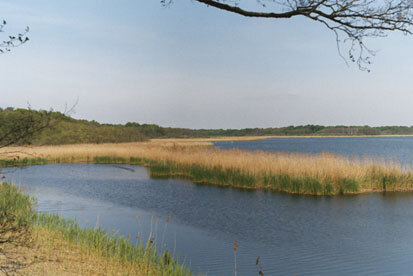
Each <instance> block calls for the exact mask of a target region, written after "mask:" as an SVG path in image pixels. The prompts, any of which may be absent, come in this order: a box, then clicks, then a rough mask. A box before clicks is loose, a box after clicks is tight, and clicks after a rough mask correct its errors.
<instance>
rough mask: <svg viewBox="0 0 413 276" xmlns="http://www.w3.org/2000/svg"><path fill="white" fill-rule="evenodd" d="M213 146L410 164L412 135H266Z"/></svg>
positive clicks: (217, 143)
mask: <svg viewBox="0 0 413 276" xmlns="http://www.w3.org/2000/svg"><path fill="white" fill-rule="evenodd" d="M214 145H215V146H216V147H218V148H221V149H233V148H238V149H246V150H264V151H273V152H304V153H322V152H328V153H334V154H338V155H342V156H348V157H361V158H363V157H374V158H380V159H385V160H392V161H398V162H399V163H402V164H403V165H405V166H413V137H334V138H333V137H331V138H329V137H310V138H269V139H266V140H258V141H228V142H214Z"/></svg>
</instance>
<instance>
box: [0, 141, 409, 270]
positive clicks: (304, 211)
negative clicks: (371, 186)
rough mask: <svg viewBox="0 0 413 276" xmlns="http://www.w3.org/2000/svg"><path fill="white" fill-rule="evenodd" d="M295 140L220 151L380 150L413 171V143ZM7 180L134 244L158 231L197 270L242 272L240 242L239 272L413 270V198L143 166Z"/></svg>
mask: <svg viewBox="0 0 413 276" xmlns="http://www.w3.org/2000/svg"><path fill="white" fill-rule="evenodd" d="M332 139H339V140H336V142H334V140H332ZM348 139H350V141H349V140H348ZM351 139H355V140H354V141H351ZM360 139H367V140H360ZM289 140H290V139H284V138H283V139H275V141H274V140H273V139H271V140H264V141H252V142H233V143H228V142H225V143H217V146H219V147H222V148H234V147H236V148H237V147H238V148H249V149H265V150H274V151H281V150H282V151H305V152H324V151H328V150H329V151H330V152H333V153H337V154H345V155H355V154H356V155H365V154H369V155H370V152H372V150H373V148H376V149H377V150H376V152H375V153H374V154H371V155H375V156H380V157H384V158H400V160H401V161H402V162H404V163H406V164H407V163H409V162H411V159H409V154H408V153H409V152H411V151H412V150H411V149H409V147H408V145H409V144H410V143H412V145H413V139H412V138H299V139H298V140H294V141H291V140H290V141H289ZM357 141H360V143H362V145H358V144H357ZM301 142H302V143H304V144H305V145H307V146H308V147H304V146H303V145H302V144H301ZM271 143H272V144H273V146H272V147H270V146H269V144H271ZM280 143H281V145H284V146H281V145H280ZM312 143H313V144H312ZM317 143H318V144H317ZM334 143H336V145H335V146H333V144H334ZM395 143H399V145H392V146H391V144H395ZM253 145H255V146H253ZM353 147H357V148H358V149H359V150H354V148H353ZM304 148H305V150H304ZM346 148H347V149H348V151H347V152H346V151H345V149H346ZM392 148H393V149H394V150H393V151H392V150H391V149H392ZM280 149H281V150H280ZM404 150H406V152H407V153H406V154H403V151H404ZM386 153H387V154H386ZM409 160H410V161H409ZM3 173H4V174H5V175H6V177H7V179H8V180H12V181H13V182H14V183H15V184H16V185H19V186H21V187H22V188H23V189H24V190H25V191H27V192H28V193H30V194H31V195H33V196H35V197H36V198H37V209H38V210H39V211H45V212H54V213H58V214H60V215H63V216H64V217H66V218H74V219H76V220H77V221H78V222H79V223H80V224H81V225H83V226H90V227H95V226H100V227H104V228H106V229H108V230H110V229H114V230H115V231H118V233H119V234H122V235H125V236H127V235H128V234H130V235H131V237H132V238H131V240H132V242H135V237H136V235H137V234H138V235H139V237H140V239H145V238H146V237H148V235H149V233H150V232H152V236H153V237H154V238H155V239H156V241H157V243H158V244H159V245H160V247H161V248H163V249H169V250H170V251H171V252H174V254H175V256H178V255H180V256H181V258H180V260H181V262H183V263H185V264H187V265H189V266H190V267H191V268H192V270H193V271H194V272H202V273H207V274H208V275H233V263H234V255H233V242H234V241H236V242H237V244H238V246H239V247H238V251H237V269H238V275H258V267H257V266H256V265H255V262H256V259H257V257H260V263H261V264H262V267H263V271H264V273H265V275H354V274H357V275H377V274H380V275H400V274H410V273H411V271H413V264H412V260H413V231H412V229H413V193H385V194H382V193H376V194H361V195H346V196H331V197H329V196H322V197H317V196H296V195H289V194H279V193H272V192H265V191H248V190H242V189H233V188H222V187H215V186H209V185H198V184H194V183H192V182H190V181H185V180H179V179H153V178H150V177H149V175H148V170H147V168H145V167H141V166H133V165H98V164H51V165H42V166H30V167H21V168H7V169H3ZM168 216H170V218H171V220H170V221H169V222H167V218H168Z"/></svg>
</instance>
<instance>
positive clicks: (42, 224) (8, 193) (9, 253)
mask: <svg viewBox="0 0 413 276" xmlns="http://www.w3.org/2000/svg"><path fill="white" fill-rule="evenodd" d="M0 214H1V216H0V226H1V228H0V229H1V231H0V245H1V246H0V253H1V254H2V255H1V256H4V258H1V259H0V268H1V269H2V271H3V272H6V273H10V274H13V273H15V274H30V275H44V273H45V272H46V271H47V273H48V274H49V275H51V274H50V273H52V274H54V275H61V274H65V273H66V274H67V273H68V274H71V273H72V274H73V273H74V274H77V273H81V274H82V275H96V274H105V275H108V274H109V275H192V273H191V271H190V270H189V269H188V268H186V267H185V266H182V265H181V264H179V263H178V261H177V260H175V259H174V258H173V257H172V255H171V253H170V252H169V251H165V252H159V251H158V250H157V248H156V242H154V241H153V240H152V238H149V239H148V240H146V241H145V240H140V239H139V237H138V236H137V237H127V238H125V237H123V236H116V235H115V234H114V233H113V232H112V231H110V232H108V231H106V230H105V229H101V228H99V227H95V228H82V227H80V226H79V225H78V224H77V222H75V221H74V220H68V219H64V218H61V217H59V216H58V215H56V214H45V213H36V212H35V211H34V199H32V198H31V197H29V196H28V195H25V194H23V193H22V192H21V191H20V190H19V189H18V188H16V186H14V185H12V184H10V183H1V184H0ZM96 264H100V265H96Z"/></svg>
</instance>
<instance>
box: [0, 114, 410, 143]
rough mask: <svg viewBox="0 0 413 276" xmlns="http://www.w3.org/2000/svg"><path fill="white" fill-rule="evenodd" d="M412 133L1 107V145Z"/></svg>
mask: <svg viewBox="0 0 413 276" xmlns="http://www.w3.org/2000/svg"><path fill="white" fill-rule="evenodd" d="M359 135H362V136H363V135H413V126H380V127H370V126H344V125H338V126H321V125H300V126H287V127H278V128H277V127H274V128H244V129H189V128H173V127H162V126H159V125H156V124H140V123H137V122H129V123H126V124H124V125H122V124H101V123H98V122H96V121H87V120H78V119H74V118H72V117H70V116H67V115H65V114H63V113H60V112H54V111H44V110H40V111H36V110H31V109H23V108H18V109H14V108H12V107H8V108H5V109H2V108H0V147H4V146H8V145H12V144H17V145H28V144H33V145H60V144H78V143H121V142H139V141H147V140H148V139H151V138H206V137H220V136H359Z"/></svg>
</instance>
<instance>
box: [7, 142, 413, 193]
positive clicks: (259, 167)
mask: <svg viewBox="0 0 413 276" xmlns="http://www.w3.org/2000/svg"><path fill="white" fill-rule="evenodd" d="M7 150H8V151H9V152H21V154H19V155H17V156H18V159H17V158H15V159H13V160H10V159H9V161H7V160H3V161H2V162H3V165H4V164H5V163H7V162H9V164H8V165H10V164H13V162H15V164H24V163H30V160H33V159H30V157H32V156H36V157H37V158H38V160H39V162H40V163H42V162H46V161H48V162H56V163H59V162H95V163H129V164H140V165H145V166H148V167H149V168H150V172H151V175H152V176H157V177H183V178H188V179H191V180H193V181H195V182H201V183H209V184H216V185H224V186H233V187H242V188H251V189H268V190H273V191H281V192H288V193H296V194H313V195H335V194H344V193H363V192H372V191H410V190H413V172H412V170H411V169H409V168H403V167H402V166H400V165H399V164H398V163H396V162H385V161H384V160H377V159H369V158H362V159H357V158H345V157H339V156H336V155H332V154H297V153H295V154H293V153H290V154H287V153H269V152H264V151H244V150H219V149H216V148H212V147H211V144H209V142H205V141H200V140H196V139H192V141H188V140H185V139H181V140H180V139H173V140H155V141H151V142H144V143H123V144H84V145H64V146H43V147H31V148H9V149H6V150H3V154H2V152H0V156H6V154H5V153H6V151H7ZM25 158H26V159H25Z"/></svg>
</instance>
